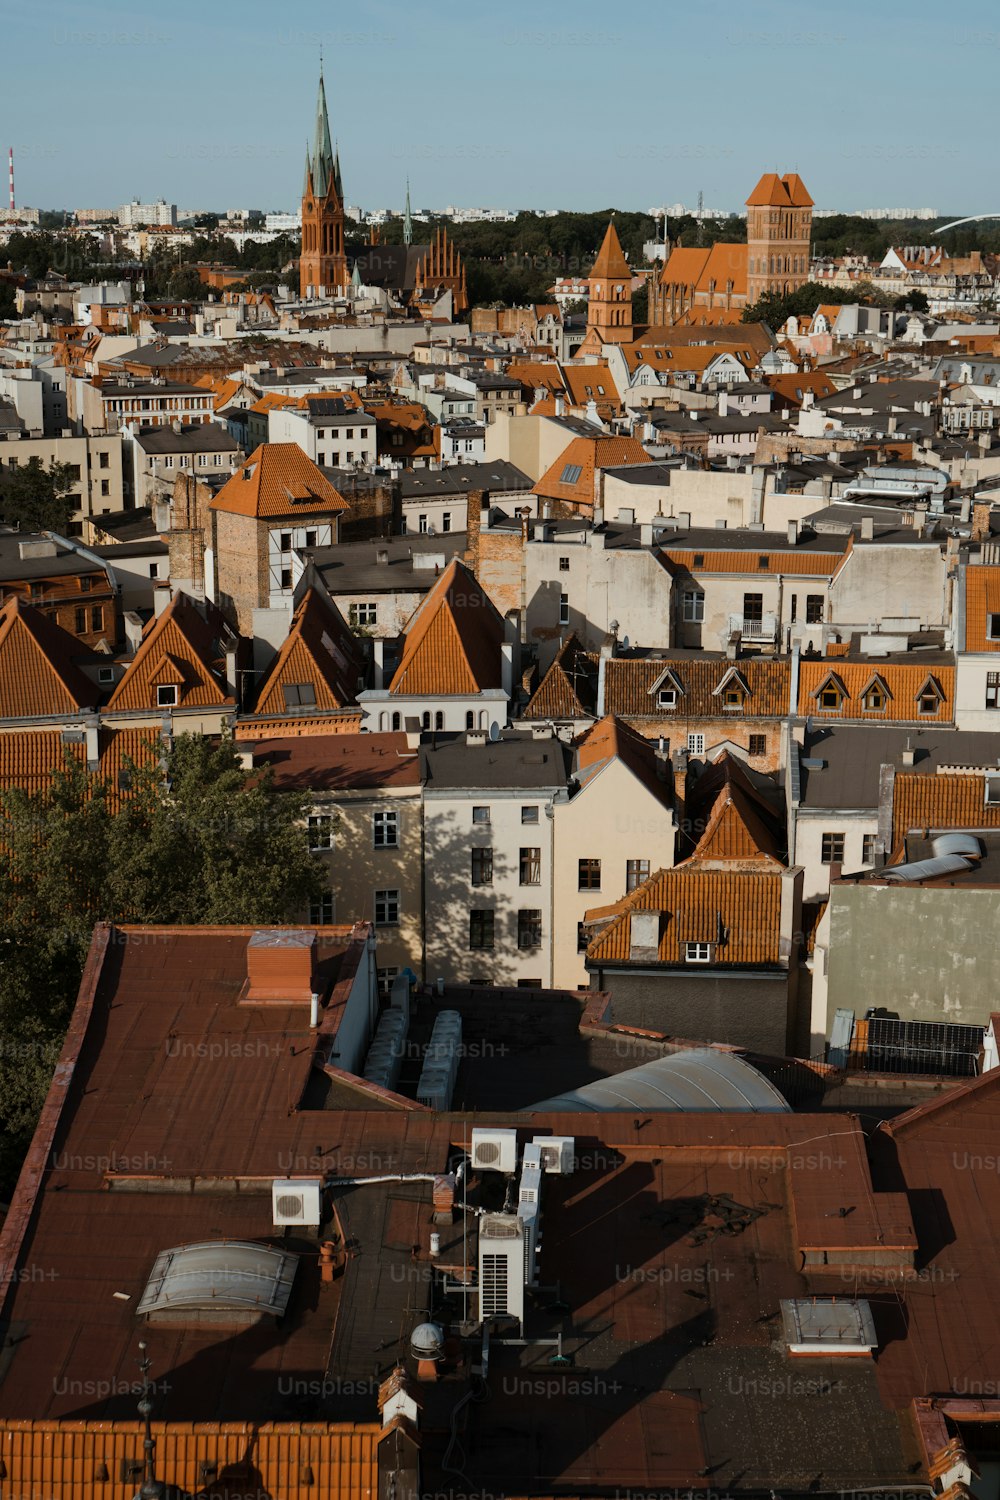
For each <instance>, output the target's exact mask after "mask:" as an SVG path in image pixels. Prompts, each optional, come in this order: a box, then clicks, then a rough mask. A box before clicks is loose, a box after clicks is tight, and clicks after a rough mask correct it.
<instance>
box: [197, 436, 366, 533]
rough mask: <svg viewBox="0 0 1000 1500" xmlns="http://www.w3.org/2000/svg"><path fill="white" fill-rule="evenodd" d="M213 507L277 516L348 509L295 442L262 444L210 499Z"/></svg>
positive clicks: (236, 513)
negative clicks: (212, 498)
mask: <svg viewBox="0 0 1000 1500" xmlns="http://www.w3.org/2000/svg"><path fill="white" fill-rule="evenodd" d="M211 509H212V510H224V511H229V512H230V513H231V514H233V515H238V516H257V517H259V518H262V519H263V518H265V517H267V518H277V517H286V516H287V517H289V518H292V517H294V516H297V515H304V516H306V515H315V514H316V513H317V512H320V511H322V512H325V513H326V514H328V515H329V514H335V513H338V512H340V511H345V510H348V509H350V507H349V506H348V503H347V501H346V500H345V499H344V497H343V495H341V494H340V492H339V491H338V490H336V489H334V487H333V485H332V484H331V483H330V481H329V480H328V479H327V477H326V475H325V474H324V473H323V471H322V469H320V468H319V467H318V466H317V465H316V464H314V463H313V461H312V459H311V458H309V457H308V456H307V454H305V453H303V451H302V449H301V448H300V447H299V445H298V443H261V445H260V447H259V448H255V449H254V451H253V453H251V455H250V457H249V458H248V459H247V461H246V463H244V464H242V465H241V466H240V467H239V468H238V469H237V470H236V472H235V474H233V476H232V478H231V479H229V480H227V481H226V483H225V484H224V485H223V486H222V489H221V490H220V491H219V493H218V494H217V495H216V497H215V499H214V500H212V501H211Z"/></svg>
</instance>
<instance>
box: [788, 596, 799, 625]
mask: <svg viewBox="0 0 1000 1500" xmlns="http://www.w3.org/2000/svg"><path fill="white" fill-rule="evenodd" d="M798 616H799V596H798V594H793V595H792V603H791V607H790V608H789V611H788V618H789V619H790V620H791V622H792V624H793V625H794V624H795V621H796V620H797V619H798Z"/></svg>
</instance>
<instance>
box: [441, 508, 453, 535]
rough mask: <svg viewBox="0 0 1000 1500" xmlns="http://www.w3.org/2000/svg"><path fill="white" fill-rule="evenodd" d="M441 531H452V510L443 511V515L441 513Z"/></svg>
mask: <svg viewBox="0 0 1000 1500" xmlns="http://www.w3.org/2000/svg"><path fill="white" fill-rule="evenodd" d="M441 530H442V531H450V530H451V511H450V510H446V511H442V513H441Z"/></svg>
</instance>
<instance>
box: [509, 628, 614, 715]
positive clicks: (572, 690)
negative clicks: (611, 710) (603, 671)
mask: <svg viewBox="0 0 1000 1500" xmlns="http://www.w3.org/2000/svg"><path fill="white" fill-rule="evenodd" d="M597 670H598V658H597V656H596V655H595V653H594V652H592V651H585V650H584V648H583V646H582V644H581V642H580V640H579V638H578V637H577V635H576V633H575V632H572V631H571V632H570V634H569V635H568V636H567V637H566V639H565V640H564V641H563V643H562V645H561V646H560V647H559V650H558V652H557V653H556V656H555V659H554V661H553V663H552V665H551V666H550V667H549V670H548V671H547V672H546V674H545V676H544V677H543V678H542V680H541V682H540V683H539V684H538V687H537V688H536V690H535V693H534V695H533V697H532V699H531V701H530V703H529V704H528V706H527V708H526V709H525V710H524V718H526V719H586V718H590V717H592V716H593V713H594V710H595V708H596V705H597Z"/></svg>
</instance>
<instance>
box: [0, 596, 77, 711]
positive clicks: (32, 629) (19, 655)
mask: <svg viewBox="0 0 1000 1500" xmlns="http://www.w3.org/2000/svg"><path fill="white" fill-rule="evenodd" d="M79 650H80V646H79V642H78V641H77V640H76V639H75V637H74V636H71V635H70V634H69V633H68V631H65V630H63V629H62V627H61V626H59V625H57V624H56V623H55V621H54V620H50V619H48V618H47V617H46V616H45V615H44V614H43V613H42V612H41V610H38V609H35V608H34V607H33V606H32V605H30V604H22V603H21V602H20V600H19V599H18V597H17V596H16V595H13V596H12V597H11V598H10V599H8V600H7V602H6V603H5V604H4V606H3V608H2V609H0V718H4V719H21V718H33V717H45V716H49V715H52V714H75V713H79V712H80V710H81V709H84V708H92V707H93V706H94V704H95V703H96V702H97V699H98V691H97V688H96V686H95V685H94V683H92V682H91V681H90V679H89V678H88V677H85V676H84V674H83V673H82V672H81V671H80V669H79V667H78V666H77V665H76V662H75V660H74V657H75V655H76V654H78V653H79Z"/></svg>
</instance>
